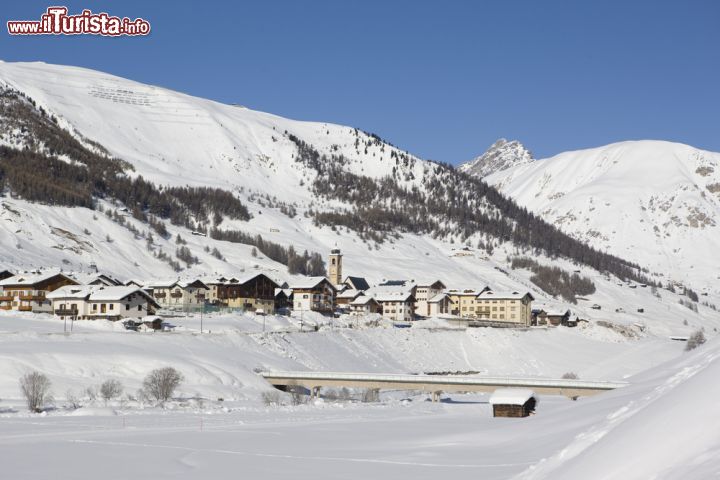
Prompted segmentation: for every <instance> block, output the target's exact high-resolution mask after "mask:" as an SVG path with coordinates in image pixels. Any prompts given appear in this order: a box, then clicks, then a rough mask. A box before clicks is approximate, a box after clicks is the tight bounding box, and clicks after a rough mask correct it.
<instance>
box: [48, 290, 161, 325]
mask: <svg viewBox="0 0 720 480" xmlns="http://www.w3.org/2000/svg"><path fill="white" fill-rule="evenodd" d="M47 298H48V300H50V301H52V311H53V313H54V314H55V316H56V317H59V318H60V319H61V320H65V319H66V317H67V318H72V319H73V320H98V319H103V320H120V319H121V318H128V317H132V318H141V317H146V316H148V315H154V314H155V311H156V309H158V308H159V307H160V305H159V304H158V303H157V302H156V301H155V300H154V299H153V298H152V296H150V295H149V294H148V293H147V292H146V291H144V290H143V289H142V288H138V287H134V286H110V287H106V286H100V285H77V286H72V285H68V286H64V287H61V288H58V289H57V290H55V291H53V292H51V293H49V294H48V295H47Z"/></svg>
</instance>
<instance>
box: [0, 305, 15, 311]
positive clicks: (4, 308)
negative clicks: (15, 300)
mask: <svg viewBox="0 0 720 480" xmlns="http://www.w3.org/2000/svg"><path fill="white" fill-rule="evenodd" d="M0 310H12V305H0Z"/></svg>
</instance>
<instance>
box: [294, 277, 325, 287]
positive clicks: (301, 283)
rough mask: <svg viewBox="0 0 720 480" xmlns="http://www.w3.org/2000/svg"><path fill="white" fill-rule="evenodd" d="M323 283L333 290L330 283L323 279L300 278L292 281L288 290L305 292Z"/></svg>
mask: <svg viewBox="0 0 720 480" xmlns="http://www.w3.org/2000/svg"><path fill="white" fill-rule="evenodd" d="M323 281H325V282H327V283H328V285H332V287H333V288H335V286H334V285H333V284H332V283H330V281H329V280H328V279H327V278H325V277H300V278H296V279H293V280H292V283H291V284H290V288H291V289H293V290H299V289H302V290H306V289H311V288H315V287H317V286H318V285H319V284H320V283H322V282H323Z"/></svg>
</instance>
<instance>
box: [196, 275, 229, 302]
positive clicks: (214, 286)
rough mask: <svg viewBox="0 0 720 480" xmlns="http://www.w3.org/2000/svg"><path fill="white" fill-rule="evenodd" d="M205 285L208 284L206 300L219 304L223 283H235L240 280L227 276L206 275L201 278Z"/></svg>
mask: <svg viewBox="0 0 720 480" xmlns="http://www.w3.org/2000/svg"><path fill="white" fill-rule="evenodd" d="M200 280H201V281H202V282H203V283H204V284H205V285H207V287H208V289H207V296H206V297H205V301H207V303H209V304H211V305H219V304H220V303H221V302H220V298H219V296H218V295H219V291H220V289H221V287H222V286H223V285H227V284H235V283H237V282H238V279H237V278H227V277H223V276H220V277H206V278H202V279H200Z"/></svg>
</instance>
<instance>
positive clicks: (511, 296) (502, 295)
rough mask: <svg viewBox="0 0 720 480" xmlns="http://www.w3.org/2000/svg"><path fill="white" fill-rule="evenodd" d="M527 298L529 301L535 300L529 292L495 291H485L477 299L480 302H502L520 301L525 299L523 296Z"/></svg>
mask: <svg viewBox="0 0 720 480" xmlns="http://www.w3.org/2000/svg"><path fill="white" fill-rule="evenodd" d="M526 295H527V296H529V297H530V300H535V298H534V297H533V296H532V295H530V292H524V293H523V292H516V291H512V292H509V291H508V292H499V291H495V290H486V291H484V292H482V293H481V294H479V295H478V298H479V299H481V300H488V299H493V298H497V299H502V300H520V299H522V298H525V296H526Z"/></svg>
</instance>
